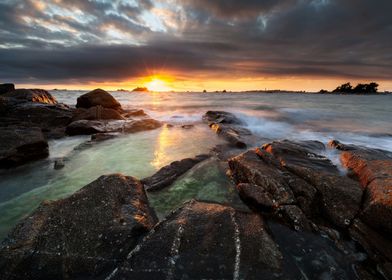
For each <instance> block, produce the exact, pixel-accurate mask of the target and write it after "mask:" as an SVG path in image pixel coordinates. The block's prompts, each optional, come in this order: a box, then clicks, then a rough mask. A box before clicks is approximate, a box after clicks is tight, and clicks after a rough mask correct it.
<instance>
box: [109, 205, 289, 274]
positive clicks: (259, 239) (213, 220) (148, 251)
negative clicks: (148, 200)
mask: <svg viewBox="0 0 392 280" xmlns="http://www.w3.org/2000/svg"><path fill="white" fill-rule="evenodd" d="M265 226H266V225H265V223H264V220H263V218H262V217H261V216H259V215H257V214H252V213H244V212H239V211H236V210H234V209H233V208H231V207H228V206H223V205H220V204H213V203H205V202H197V201H194V200H193V201H191V202H188V203H186V204H184V206H183V207H182V208H180V209H178V210H177V211H175V212H174V213H172V214H171V215H170V216H169V217H168V218H167V219H166V220H164V221H163V222H161V223H160V224H158V225H157V226H156V227H155V228H154V230H153V231H151V233H150V234H149V235H147V236H146V237H145V238H144V239H143V241H142V243H141V244H140V245H139V246H138V247H137V248H135V249H134V250H133V251H131V252H130V254H129V258H128V259H127V260H126V261H125V262H124V263H123V264H122V265H120V266H119V267H118V268H116V269H115V270H114V271H113V272H112V273H111V274H110V276H109V277H108V278H107V279H108V280H109V279H190V278H198V279H272V276H273V275H274V273H277V272H279V271H280V270H281V265H282V255H281V253H280V251H279V249H278V247H277V245H276V244H275V242H274V241H273V240H272V238H271V237H270V235H269V234H268V232H267V230H266V229H265Z"/></svg>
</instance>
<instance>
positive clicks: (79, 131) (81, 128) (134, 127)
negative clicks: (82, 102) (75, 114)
mask: <svg viewBox="0 0 392 280" xmlns="http://www.w3.org/2000/svg"><path fill="white" fill-rule="evenodd" d="M161 126H162V123H161V122H159V121H156V120H153V119H140V120H116V121H105V120H101V121H98V120H93V121H90V120H80V121H75V122H72V123H71V124H69V125H68V126H67V128H66V133H67V134H68V135H90V134H96V133H112V132H122V133H136V132H140V131H146V130H152V129H156V128H159V127H161Z"/></svg>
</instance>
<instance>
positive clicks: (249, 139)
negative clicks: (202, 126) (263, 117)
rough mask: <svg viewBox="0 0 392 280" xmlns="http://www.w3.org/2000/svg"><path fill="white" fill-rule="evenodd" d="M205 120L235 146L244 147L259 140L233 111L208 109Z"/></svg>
mask: <svg viewBox="0 0 392 280" xmlns="http://www.w3.org/2000/svg"><path fill="white" fill-rule="evenodd" d="M203 120H204V121H206V122H207V123H208V125H209V126H210V127H211V129H212V130H213V131H215V133H217V134H218V135H219V136H220V137H222V138H223V139H225V140H226V141H227V142H228V143H229V144H230V145H231V146H233V147H236V148H241V149H243V148H246V147H247V146H252V145H253V144H254V143H255V142H256V141H257V137H255V136H254V135H252V133H251V132H250V131H249V130H248V129H246V128H244V127H243V126H242V125H243V122H242V121H241V120H240V119H239V118H237V117H236V116H235V115H234V114H232V113H229V112H224V111H208V112H207V113H206V114H205V115H204V116H203Z"/></svg>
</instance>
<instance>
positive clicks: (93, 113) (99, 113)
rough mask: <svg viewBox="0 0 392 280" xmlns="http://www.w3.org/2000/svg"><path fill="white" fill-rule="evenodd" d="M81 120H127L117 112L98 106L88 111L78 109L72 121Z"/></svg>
mask: <svg viewBox="0 0 392 280" xmlns="http://www.w3.org/2000/svg"><path fill="white" fill-rule="evenodd" d="M79 120H125V118H124V117H123V116H121V114H120V113H119V112H118V111H116V110H113V109H110V108H104V107H102V106H100V105H98V106H94V107H90V108H88V109H85V108H78V109H76V110H75V111H74V112H73V115H72V121H79Z"/></svg>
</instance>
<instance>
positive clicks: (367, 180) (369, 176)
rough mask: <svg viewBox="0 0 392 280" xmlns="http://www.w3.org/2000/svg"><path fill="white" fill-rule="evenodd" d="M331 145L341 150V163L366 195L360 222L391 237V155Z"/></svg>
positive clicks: (339, 144)
mask: <svg viewBox="0 0 392 280" xmlns="http://www.w3.org/2000/svg"><path fill="white" fill-rule="evenodd" d="M330 145H331V146H333V147H336V148H337V149H339V150H341V161H342V163H343V165H344V166H345V167H347V168H348V169H349V170H350V171H351V172H352V173H353V174H355V176H356V177H357V178H358V180H359V181H360V183H361V186H362V188H363V189H364V191H365V199H364V205H363V211H362V219H363V220H364V221H365V222H366V223H367V224H369V225H371V226H373V227H374V228H377V229H380V230H383V231H385V232H388V234H392V219H391V217H392V153H390V152H388V151H382V150H378V149H369V148H365V147H358V146H354V145H344V144H341V143H339V142H337V141H333V142H330Z"/></svg>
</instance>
